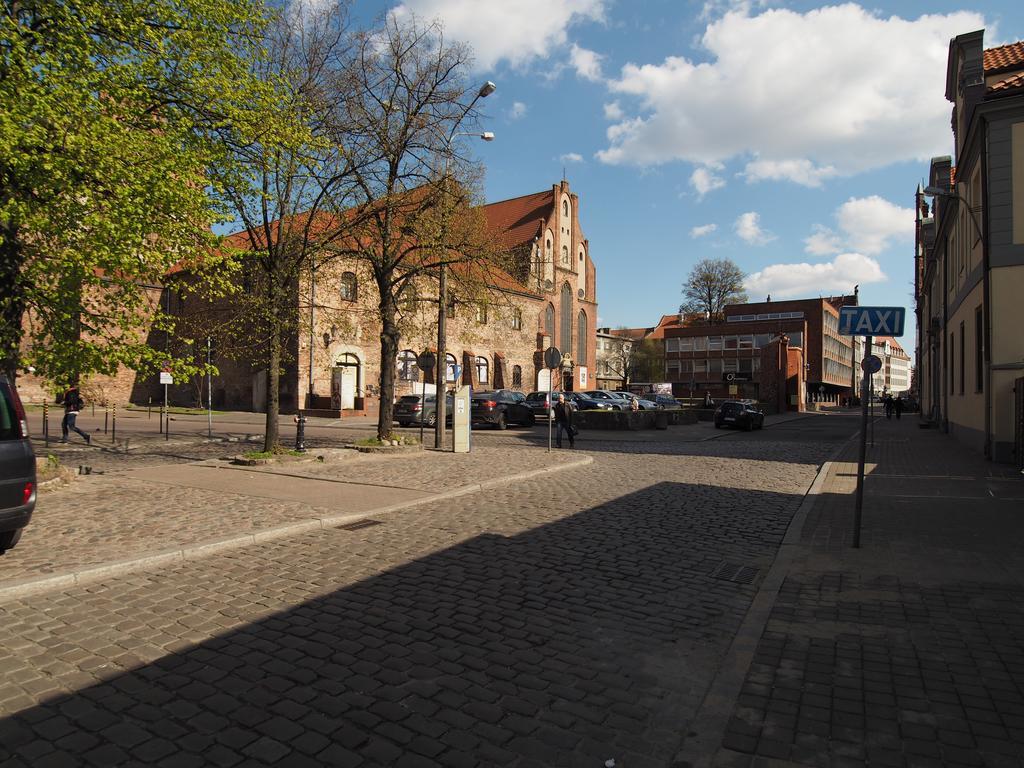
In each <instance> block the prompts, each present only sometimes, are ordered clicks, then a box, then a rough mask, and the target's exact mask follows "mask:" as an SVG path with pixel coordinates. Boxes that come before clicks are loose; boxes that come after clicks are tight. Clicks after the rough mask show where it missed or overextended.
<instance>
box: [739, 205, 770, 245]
mask: <svg viewBox="0 0 1024 768" xmlns="http://www.w3.org/2000/svg"><path fill="white" fill-rule="evenodd" d="M733 229H735V230H736V234H737V235H739V237H740V239H741V240H743V241H744V242H745V243H748V244H750V245H764V244H765V243H770V242H771V241H772V240H774V239H775V235H773V234H772V233H771V232H766V231H765V230H763V229H761V215H760V214H758V213H755V212H754V211H748V212H747V213H742V214H740V216H739V218H737V219H736V223H735V224H734V225H733Z"/></svg>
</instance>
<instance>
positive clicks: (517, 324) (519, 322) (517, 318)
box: [512, 307, 523, 331]
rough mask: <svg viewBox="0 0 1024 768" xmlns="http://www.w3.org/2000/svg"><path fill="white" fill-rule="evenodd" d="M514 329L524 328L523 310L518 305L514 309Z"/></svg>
mask: <svg viewBox="0 0 1024 768" xmlns="http://www.w3.org/2000/svg"><path fill="white" fill-rule="evenodd" d="M512 330H513V331H521V330H523V310H521V309H519V308H518V307H516V308H515V309H513V310H512Z"/></svg>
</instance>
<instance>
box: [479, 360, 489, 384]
mask: <svg viewBox="0 0 1024 768" xmlns="http://www.w3.org/2000/svg"><path fill="white" fill-rule="evenodd" d="M490 380H491V377H490V366H488V364H487V358H486V357H477V359H476V383H477V384H481V385H483V384H487V383H489V382H490Z"/></svg>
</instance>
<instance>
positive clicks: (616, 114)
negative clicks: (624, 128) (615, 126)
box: [604, 101, 626, 120]
mask: <svg viewBox="0 0 1024 768" xmlns="http://www.w3.org/2000/svg"><path fill="white" fill-rule="evenodd" d="M625 116H626V113H625V112H623V111H622V107H621V106H619V102H617V101H613V102H611V103H610V104H605V105H604V119H605V120H621V119H622V118H623V117H625Z"/></svg>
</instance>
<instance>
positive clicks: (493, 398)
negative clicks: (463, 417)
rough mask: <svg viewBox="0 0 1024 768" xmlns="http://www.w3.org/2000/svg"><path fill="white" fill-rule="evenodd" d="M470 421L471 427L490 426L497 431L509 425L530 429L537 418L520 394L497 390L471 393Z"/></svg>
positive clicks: (523, 396)
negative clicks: (520, 425) (519, 425)
mask: <svg viewBox="0 0 1024 768" xmlns="http://www.w3.org/2000/svg"><path fill="white" fill-rule="evenodd" d="M470 421H471V423H472V425H473V426H477V425H479V424H490V425H492V426H494V427H495V428H497V429H505V427H507V426H508V425H509V424H522V425H524V426H527V427H532V426H533V425H534V423H535V422H536V421H537V416H536V414H535V413H534V411H533V408H531V407H530V405H529V404H528V403H527V402H526V395H524V394H523V393H522V392H516V391H515V390H511V389H498V390H493V391H490V392H474V393H473V399H472V401H471V403H470Z"/></svg>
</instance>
